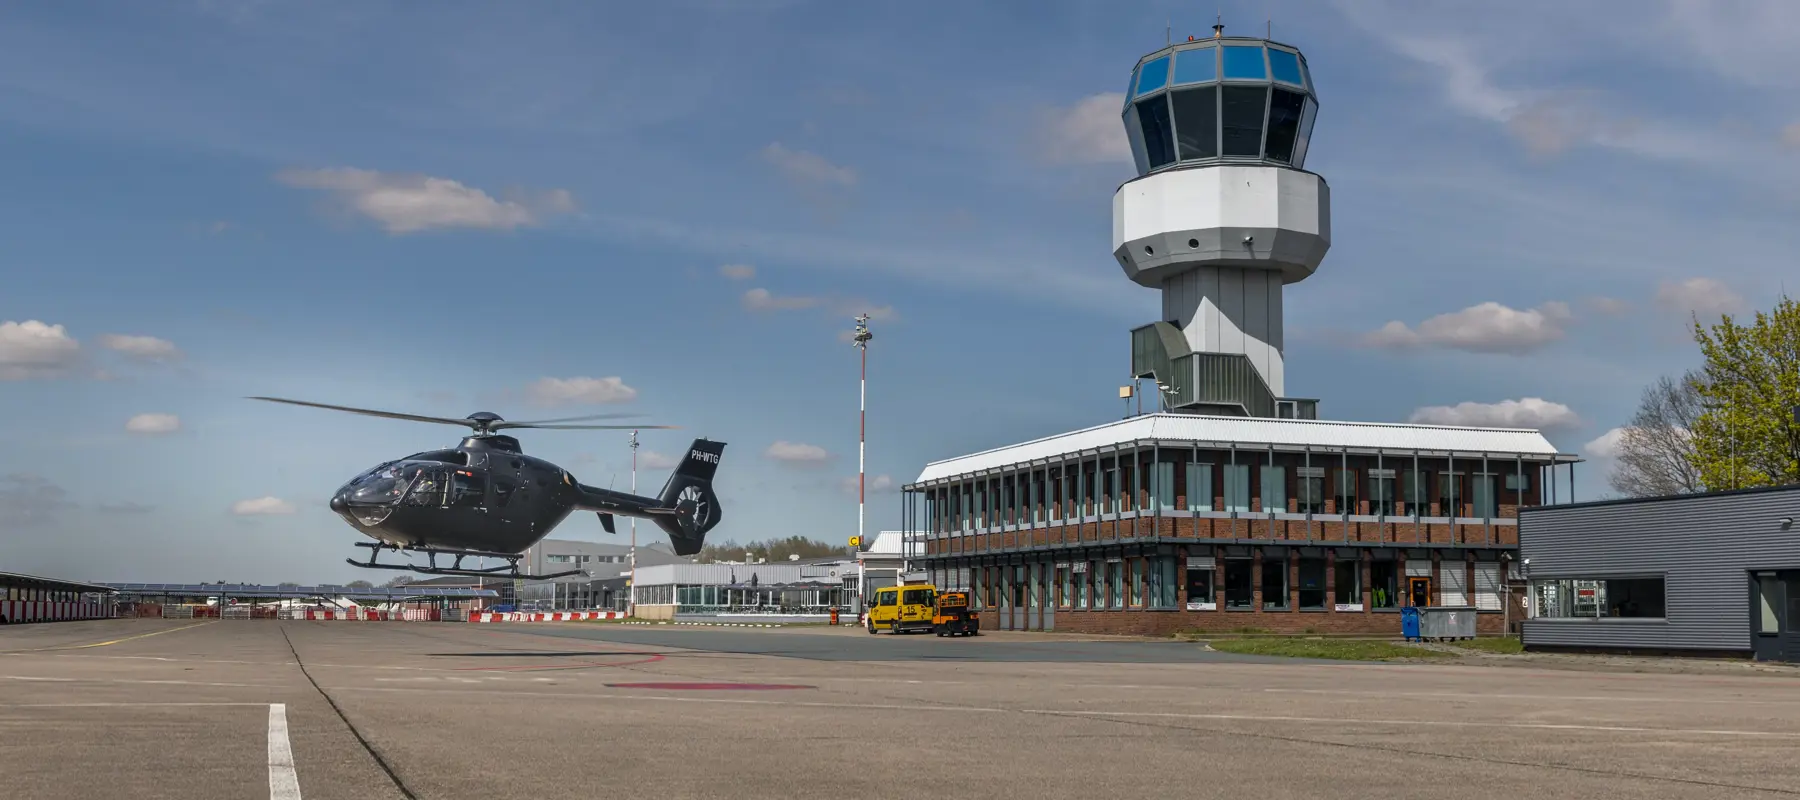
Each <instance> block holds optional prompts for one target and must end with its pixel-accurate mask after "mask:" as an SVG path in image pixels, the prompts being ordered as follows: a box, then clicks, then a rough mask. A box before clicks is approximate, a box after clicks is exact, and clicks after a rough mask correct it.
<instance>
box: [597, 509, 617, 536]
mask: <svg viewBox="0 0 1800 800" xmlns="http://www.w3.org/2000/svg"><path fill="white" fill-rule="evenodd" d="M599 516H600V527H602V528H605V529H606V532H607V533H618V532H619V531H618V529H617V528H615V527H613V515H611V514H608V513H606V512H604V511H601V512H599Z"/></svg>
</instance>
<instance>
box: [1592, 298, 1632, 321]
mask: <svg viewBox="0 0 1800 800" xmlns="http://www.w3.org/2000/svg"><path fill="white" fill-rule="evenodd" d="M1588 305H1590V306H1592V307H1593V309H1594V310H1595V311H1598V312H1600V313H1602V314H1605V315H1607V316H1613V317H1616V316H1618V315H1620V314H1623V313H1625V312H1627V311H1630V310H1631V303H1630V301H1627V300H1620V299H1619V298H1617V297H1590V298H1588Z"/></svg>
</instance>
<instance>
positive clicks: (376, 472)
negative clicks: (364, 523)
mask: <svg viewBox="0 0 1800 800" xmlns="http://www.w3.org/2000/svg"><path fill="white" fill-rule="evenodd" d="M418 471H419V468H418V467H416V466H413V465H411V464H399V463H390V464H384V465H382V466H379V467H376V468H375V469H373V470H370V471H369V472H368V473H366V474H364V475H363V476H362V477H359V478H357V479H356V480H354V481H351V483H350V485H351V486H352V487H354V488H355V491H354V492H351V494H350V498H349V500H350V502H352V503H365V504H380V505H389V504H393V503H398V502H400V499H401V498H400V496H401V495H402V494H405V493H406V487H407V485H408V484H410V483H412V479H413V475H414V474H416V473H417V472H418Z"/></svg>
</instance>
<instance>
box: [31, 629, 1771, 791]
mask: <svg viewBox="0 0 1800 800" xmlns="http://www.w3.org/2000/svg"><path fill="white" fill-rule="evenodd" d="M834 637H835V638H834ZM1047 638H1049V637H1043V636H1035V637H1034V636H1028V635H1017V636H1015V635H1009V634H995V635H993V636H991V637H980V638H979V639H976V640H973V641H968V640H965V641H947V640H939V639H937V638H936V637H926V636H919V637H894V638H890V637H887V636H878V637H869V636H867V634H862V633H858V632H844V631H823V632H807V631H805V630H767V631H764V630H754V629H753V630H733V629H703V628H696V629H692V630H679V631H677V630H654V629H646V630H631V629H629V628H624V627H618V626H599V625H581V624H579V623H577V624H569V625H546V624H514V625H467V624H446V623H358V622H275V621H260V620H259V621H230V622H203V623H193V622H179V621H172V620H171V621H163V620H117V621H107V622H93V623H65V624H61V625H39V626H14V627H8V628H0V797H33V798H35V797H56V798H87V797H95V798H102V797H104V798H117V797H130V798H133V800H137V799H138V798H163V797H167V798H181V800H209V799H210V798H228V797H229V798H243V797H253V798H260V797H264V796H268V797H271V798H283V799H284V800H285V799H286V798H293V797H305V798H404V797H416V798H469V797H482V798H504V797H530V798H544V797H578V796H586V797H591V796H621V795H631V796H645V797H655V798H659V800H662V799H664V798H689V797H695V798H698V797H730V798H782V799H783V800H791V799H792V798H813V797H817V798H832V799H833V800H838V799H839V798H844V797H892V796H904V795H931V796H940V797H964V796H971V797H972V796H981V797H1053V798H1063V797H1067V798H1082V800H1092V798H1094V797H1097V796H1104V797H1112V796H1126V797H1170V796H1180V797H1203V798H1204V797H1219V798H1226V797H1232V798H1236V797H1249V796H1253V797H1257V798H1259V800H1264V799H1266V798H1286V797H1295V798H1302V797H1304V798H1317V797H1381V798H1384V799H1385V798H1432V800H1441V798H1443V797H1445V796H1450V795H1454V796H1456V797H1458V798H1489V797H1493V798H1507V799H1508V800H1513V799H1514V798H1517V797H1532V798H1534V800H1535V799H1536V798H1591V797H1608V798H1651V797H1682V798H1734V799H1737V798H1756V797H1781V796H1792V795H1795V794H1800V759H1796V758H1795V757H1794V754H1795V753H1796V752H1800V680H1795V679H1793V678H1791V677H1779V676H1771V675H1745V676H1722V675H1656V674H1625V673H1605V672H1570V671H1557V670H1540V669H1529V668H1511V669H1488V668H1477V667H1465V666H1443V665H1436V664H1412V665H1370V664H1317V663H1296V662H1274V661H1269V660H1256V661H1246V660H1241V659H1237V658H1226V657H1223V656H1222V655H1220V654H1206V653H1204V651H1202V650H1199V648H1195V647H1191V646H1189V647H1186V648H1183V646H1180V645H1170V646H1164V645H1160V644H1151V643H1143V642H1084V641H1077V642H1057V641H1046V639H1047ZM934 649H941V651H943V652H946V653H955V654H959V655H984V656H992V658H980V659H976V658H960V659H954V660H946V659H934V658H927V657H926V656H929V655H932V654H933V653H932V652H931V651H932V650H934ZM1109 653H1110V654H1115V655H1114V656H1113V657H1111V658H1108V657H1107V656H1108V654H1109ZM290 754H291V755H290ZM290 765H291V769H290Z"/></svg>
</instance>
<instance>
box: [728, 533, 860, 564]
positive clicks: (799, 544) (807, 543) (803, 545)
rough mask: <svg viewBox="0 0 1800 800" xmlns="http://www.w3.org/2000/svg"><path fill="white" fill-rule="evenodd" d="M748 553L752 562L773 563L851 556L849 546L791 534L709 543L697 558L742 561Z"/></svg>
mask: <svg viewBox="0 0 1800 800" xmlns="http://www.w3.org/2000/svg"><path fill="white" fill-rule="evenodd" d="M746 553H748V554H749V555H750V559H751V560H752V561H754V560H756V559H759V558H761V559H766V560H768V562H769V563H771V564H773V563H775V562H778V561H786V560H788V556H791V555H795V556H799V557H801V558H824V557H827V556H847V555H851V552H850V547H849V546H848V545H834V544H831V543H829V542H821V541H819V540H817V539H809V538H807V537H805V536H788V537H784V538H780V539H770V540H768V541H762V542H750V543H749V544H738V543H737V542H735V541H726V542H719V543H717V544H709V545H706V546H705V547H702V548H700V552H699V554H698V555H696V556H695V557H694V558H695V560H696V561H699V562H700V563H703V564H704V563H710V562H716V561H742V560H743V559H744V555H745V554H746Z"/></svg>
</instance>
